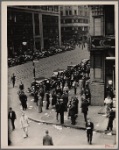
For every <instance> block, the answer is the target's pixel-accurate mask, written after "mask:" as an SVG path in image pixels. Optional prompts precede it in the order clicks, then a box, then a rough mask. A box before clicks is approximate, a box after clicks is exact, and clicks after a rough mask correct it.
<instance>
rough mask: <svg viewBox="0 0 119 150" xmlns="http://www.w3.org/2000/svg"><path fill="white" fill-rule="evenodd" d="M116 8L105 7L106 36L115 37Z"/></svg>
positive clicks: (111, 6)
mask: <svg viewBox="0 0 119 150" xmlns="http://www.w3.org/2000/svg"><path fill="white" fill-rule="evenodd" d="M114 26H115V24H114V6H113V5H110V6H109V5H107V6H105V34H106V35H114V34H115V33H114Z"/></svg>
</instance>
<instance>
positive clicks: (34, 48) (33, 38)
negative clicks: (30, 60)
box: [32, 13, 35, 49]
mask: <svg viewBox="0 0 119 150" xmlns="http://www.w3.org/2000/svg"><path fill="white" fill-rule="evenodd" d="M32 23H33V49H35V22H34V13H32Z"/></svg>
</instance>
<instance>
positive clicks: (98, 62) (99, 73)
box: [94, 55, 102, 79]
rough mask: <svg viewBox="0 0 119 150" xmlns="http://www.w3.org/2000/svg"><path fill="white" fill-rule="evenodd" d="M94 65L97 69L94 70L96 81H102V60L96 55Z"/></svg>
mask: <svg viewBox="0 0 119 150" xmlns="http://www.w3.org/2000/svg"><path fill="white" fill-rule="evenodd" d="M94 61H95V62H94V64H95V69H94V77H95V79H101V78H102V71H101V68H102V59H101V58H100V56H98V55H95V58H94Z"/></svg>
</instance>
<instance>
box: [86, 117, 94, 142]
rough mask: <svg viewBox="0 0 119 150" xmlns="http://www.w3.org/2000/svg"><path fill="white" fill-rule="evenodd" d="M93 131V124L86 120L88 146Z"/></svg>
mask: <svg viewBox="0 0 119 150" xmlns="http://www.w3.org/2000/svg"><path fill="white" fill-rule="evenodd" d="M93 129H94V124H93V123H92V122H91V121H90V119H87V122H86V130H87V140H88V143H89V144H92V137H93Z"/></svg>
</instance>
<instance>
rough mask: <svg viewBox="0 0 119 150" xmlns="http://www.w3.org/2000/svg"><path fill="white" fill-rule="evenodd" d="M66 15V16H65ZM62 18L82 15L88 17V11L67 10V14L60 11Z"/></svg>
mask: <svg viewBox="0 0 119 150" xmlns="http://www.w3.org/2000/svg"><path fill="white" fill-rule="evenodd" d="M64 13H65V14H64ZM60 14H61V16H63V15H64V16H65V15H66V16H70V15H80V16H88V11H82V10H79V11H77V10H74V11H72V10H66V11H65V12H63V11H60Z"/></svg>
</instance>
